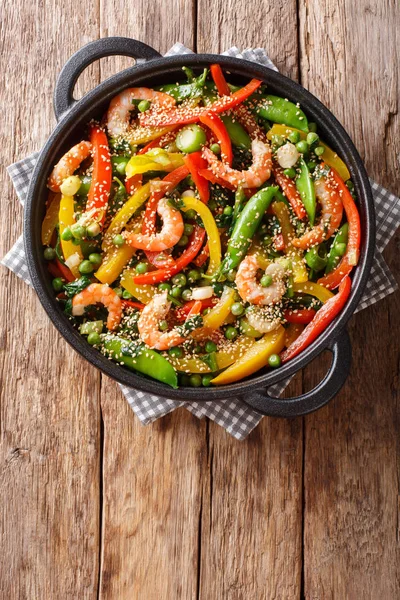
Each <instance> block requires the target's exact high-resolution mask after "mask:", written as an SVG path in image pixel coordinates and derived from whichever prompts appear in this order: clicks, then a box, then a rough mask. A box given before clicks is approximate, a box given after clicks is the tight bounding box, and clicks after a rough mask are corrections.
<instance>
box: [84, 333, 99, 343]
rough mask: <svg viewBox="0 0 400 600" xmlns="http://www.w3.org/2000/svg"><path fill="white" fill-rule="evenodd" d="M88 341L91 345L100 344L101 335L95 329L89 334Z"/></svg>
mask: <svg viewBox="0 0 400 600" xmlns="http://www.w3.org/2000/svg"><path fill="white" fill-rule="evenodd" d="M87 341H88V344H90V345H91V346H95V345H98V344H100V342H101V337H100V336H99V334H98V333H96V332H95V331H94V332H93V333H89V335H88V336H87Z"/></svg>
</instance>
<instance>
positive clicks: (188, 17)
mask: <svg viewBox="0 0 400 600" xmlns="http://www.w3.org/2000/svg"><path fill="white" fill-rule="evenodd" d="M192 11H193V7H192V3H190V2H186V3H182V2H179V1H174V2H172V3H168V6H167V5H166V4H165V3H164V2H156V3H154V4H152V6H151V18H150V14H149V5H148V4H146V3H145V2H139V3H136V4H129V5H126V8H123V7H122V6H121V5H120V4H119V3H114V2H112V1H111V0H107V1H103V2H102V11H101V35H116V34H118V35H128V36H132V37H135V38H137V39H139V40H142V41H144V42H146V43H148V44H150V45H152V46H153V47H154V48H156V49H157V50H159V51H160V52H165V51H166V50H168V49H169V48H170V47H171V46H172V45H173V44H174V43H175V42H176V41H181V42H183V43H184V44H186V45H187V46H189V47H192V46H193V38H194V20H193V12H192ZM128 64H129V60H127V59H118V60H116V59H114V58H113V59H109V60H107V61H103V62H102V64H101V71H102V77H105V76H108V75H110V74H111V73H112V72H113V70H114V69H115V68H122V67H125V66H127V65H128ZM101 406H102V416H103V420H104V453H103V535H102V559H101V584H100V586H101V587H100V597H101V598H104V600H106V599H107V600H108V598H118V599H121V600H123V599H124V598H126V599H127V600H128V599H129V600H131V599H132V598H135V599H136V598H137V599H141V598H149V599H153V598H154V599H157V600H164V599H165V600H169V599H171V598H182V599H183V598H184V599H186V598H187V599H189V598H195V597H196V594H197V585H198V570H199V566H198V538H199V527H200V525H199V523H200V519H201V510H202V509H201V496H202V487H203V477H204V476H207V465H206V454H205V452H206V448H205V433H206V425H205V423H204V422H200V421H198V420H197V419H196V418H195V417H193V416H191V415H190V414H188V413H187V412H186V411H184V410H180V411H178V412H177V413H174V414H173V415H171V416H168V417H166V418H165V419H162V420H161V421H159V422H157V423H155V424H154V425H150V426H148V427H146V428H144V427H143V426H142V425H141V424H140V422H139V421H138V419H137V418H136V417H135V416H134V414H133V413H132V410H131V408H130V407H129V406H128V404H127V402H126V400H125V399H124V397H123V396H122V394H121V392H120V391H119V388H118V387H117V386H116V384H115V383H114V382H112V381H111V380H109V379H107V378H103V380H102V401H101Z"/></svg>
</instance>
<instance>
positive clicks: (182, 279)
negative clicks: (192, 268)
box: [172, 273, 187, 287]
mask: <svg viewBox="0 0 400 600" xmlns="http://www.w3.org/2000/svg"><path fill="white" fill-rule="evenodd" d="M186 282H187V279H186V275H185V274H184V273H178V274H177V275H174V276H173V278H172V283H173V285H179V286H181V287H183V286H184V285H186Z"/></svg>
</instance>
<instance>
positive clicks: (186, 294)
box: [182, 288, 192, 302]
mask: <svg viewBox="0 0 400 600" xmlns="http://www.w3.org/2000/svg"><path fill="white" fill-rule="evenodd" d="M191 298H192V290H190V289H189V288H187V289H185V290H183V292H182V300H184V301H185V302H188V301H189V300H191Z"/></svg>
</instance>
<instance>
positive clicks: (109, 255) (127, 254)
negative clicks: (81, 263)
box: [94, 244, 136, 285]
mask: <svg viewBox="0 0 400 600" xmlns="http://www.w3.org/2000/svg"><path fill="white" fill-rule="evenodd" d="M135 251H136V249H135V248H132V246H129V244H124V245H123V246H121V247H120V248H115V247H114V246H113V247H112V248H110V249H108V250H107V252H106V254H105V256H104V258H103V262H102V263H101V266H100V268H99V269H98V270H97V271H96V273H95V274H94V275H95V277H96V278H97V279H98V280H99V281H101V283H108V285H111V284H112V283H113V282H114V281H115V280H116V279H117V277H119V276H120V274H121V273H122V271H123V270H124V267H125V266H126V265H127V263H128V262H129V261H130V260H131V258H132V256H133V255H134V254H135Z"/></svg>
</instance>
